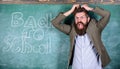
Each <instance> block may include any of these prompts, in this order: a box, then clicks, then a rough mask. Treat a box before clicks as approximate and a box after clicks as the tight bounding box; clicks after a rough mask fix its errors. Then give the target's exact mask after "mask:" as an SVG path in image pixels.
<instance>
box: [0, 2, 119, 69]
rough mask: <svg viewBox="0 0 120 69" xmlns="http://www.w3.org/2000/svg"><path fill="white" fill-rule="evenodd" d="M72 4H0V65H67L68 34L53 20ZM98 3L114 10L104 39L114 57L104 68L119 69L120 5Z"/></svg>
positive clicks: (20, 68) (44, 68) (23, 68)
mask: <svg viewBox="0 0 120 69" xmlns="http://www.w3.org/2000/svg"><path fill="white" fill-rule="evenodd" d="M71 6H72V5H71V4H61V5H60V4H0V69H65V68H66V65H67V59H68V55H69V54H68V52H69V48H70V47H69V45H70V43H69V37H68V36H67V35H65V34H63V33H62V32H60V31H58V30H57V29H56V28H54V27H53V25H52V24H51V20H52V19H53V18H54V17H55V16H57V15H58V14H59V12H65V11H67V10H69V9H70V8H71ZM92 6H99V7H101V8H104V9H106V10H109V11H110V12H111V18H110V21H109V24H108V25H107V27H106V28H105V29H104V31H103V33H102V40H103V42H104V45H105V47H106V49H107V51H108V53H109V55H110V57H111V60H112V61H111V63H110V64H109V65H108V66H107V67H106V68H105V69H120V59H119V58H120V37H119V35H120V29H119V28H120V23H119V22H120V19H119V18H120V15H119V12H120V6H119V5H95V4H94V5H92Z"/></svg>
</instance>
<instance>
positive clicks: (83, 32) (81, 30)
mask: <svg viewBox="0 0 120 69" xmlns="http://www.w3.org/2000/svg"><path fill="white" fill-rule="evenodd" d="M79 23H80V24H82V25H83V29H78V27H77V25H78V24H79ZM79 23H77V24H75V23H74V26H75V31H76V33H77V34H78V35H84V34H85V33H86V29H87V27H88V23H87V24H86V25H85V24H84V23H83V22H79Z"/></svg>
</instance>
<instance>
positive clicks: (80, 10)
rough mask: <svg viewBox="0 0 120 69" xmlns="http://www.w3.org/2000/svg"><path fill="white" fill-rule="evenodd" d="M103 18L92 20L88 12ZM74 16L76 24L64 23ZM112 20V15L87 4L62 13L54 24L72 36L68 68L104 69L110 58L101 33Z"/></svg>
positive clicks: (76, 5) (75, 6)
mask: <svg viewBox="0 0 120 69" xmlns="http://www.w3.org/2000/svg"><path fill="white" fill-rule="evenodd" d="M89 11H91V12H94V13H96V14H98V15H100V16H101V19H100V20H96V19H93V18H90V16H89V14H88V12H89ZM71 14H73V15H74V23H72V24H71V25H67V24H65V23H62V21H63V20H64V19H65V18H66V17H68V16H69V15H71ZM109 19H110V13H109V12H108V11H106V10H104V9H101V8H99V7H96V8H92V7H89V6H88V5H87V4H83V5H81V6H80V5H79V4H74V5H73V6H72V8H71V9H70V10H68V11H67V12H64V13H60V14H59V15H58V16H57V17H56V18H54V19H53V20H52V24H53V25H54V26H55V27H56V28H57V29H59V30H60V31H62V32H64V33H65V34H67V35H69V36H70V43H71V46H70V53H69V59H68V66H67V68H68V67H69V66H72V69H103V68H104V67H105V66H106V65H107V64H108V63H109V62H110V57H109V55H108V53H107V51H106V49H105V47H104V45H103V43H102V40H101V33H102V31H103V29H104V28H105V27H106V25H107V23H108V21H109Z"/></svg>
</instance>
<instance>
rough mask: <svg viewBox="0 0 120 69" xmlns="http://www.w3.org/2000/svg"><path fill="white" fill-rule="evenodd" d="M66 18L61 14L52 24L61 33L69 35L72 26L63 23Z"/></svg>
mask: <svg viewBox="0 0 120 69" xmlns="http://www.w3.org/2000/svg"><path fill="white" fill-rule="evenodd" d="M65 18H66V16H65V15H63V14H62V13H59V15H58V16H56V17H55V18H54V19H53V20H52V21H51V22H52V24H53V26H54V27H56V28H57V29H59V30H60V31H62V32H64V33H65V34H69V33H70V30H71V26H70V25H66V24H64V23H62V21H63V20H64V19H65Z"/></svg>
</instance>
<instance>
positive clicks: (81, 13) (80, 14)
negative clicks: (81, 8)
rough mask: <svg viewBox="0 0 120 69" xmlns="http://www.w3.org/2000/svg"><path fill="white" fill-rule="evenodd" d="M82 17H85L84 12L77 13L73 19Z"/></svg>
mask: <svg viewBox="0 0 120 69" xmlns="http://www.w3.org/2000/svg"><path fill="white" fill-rule="evenodd" d="M82 16H87V14H86V13H85V12H78V13H76V14H75V17H82Z"/></svg>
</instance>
